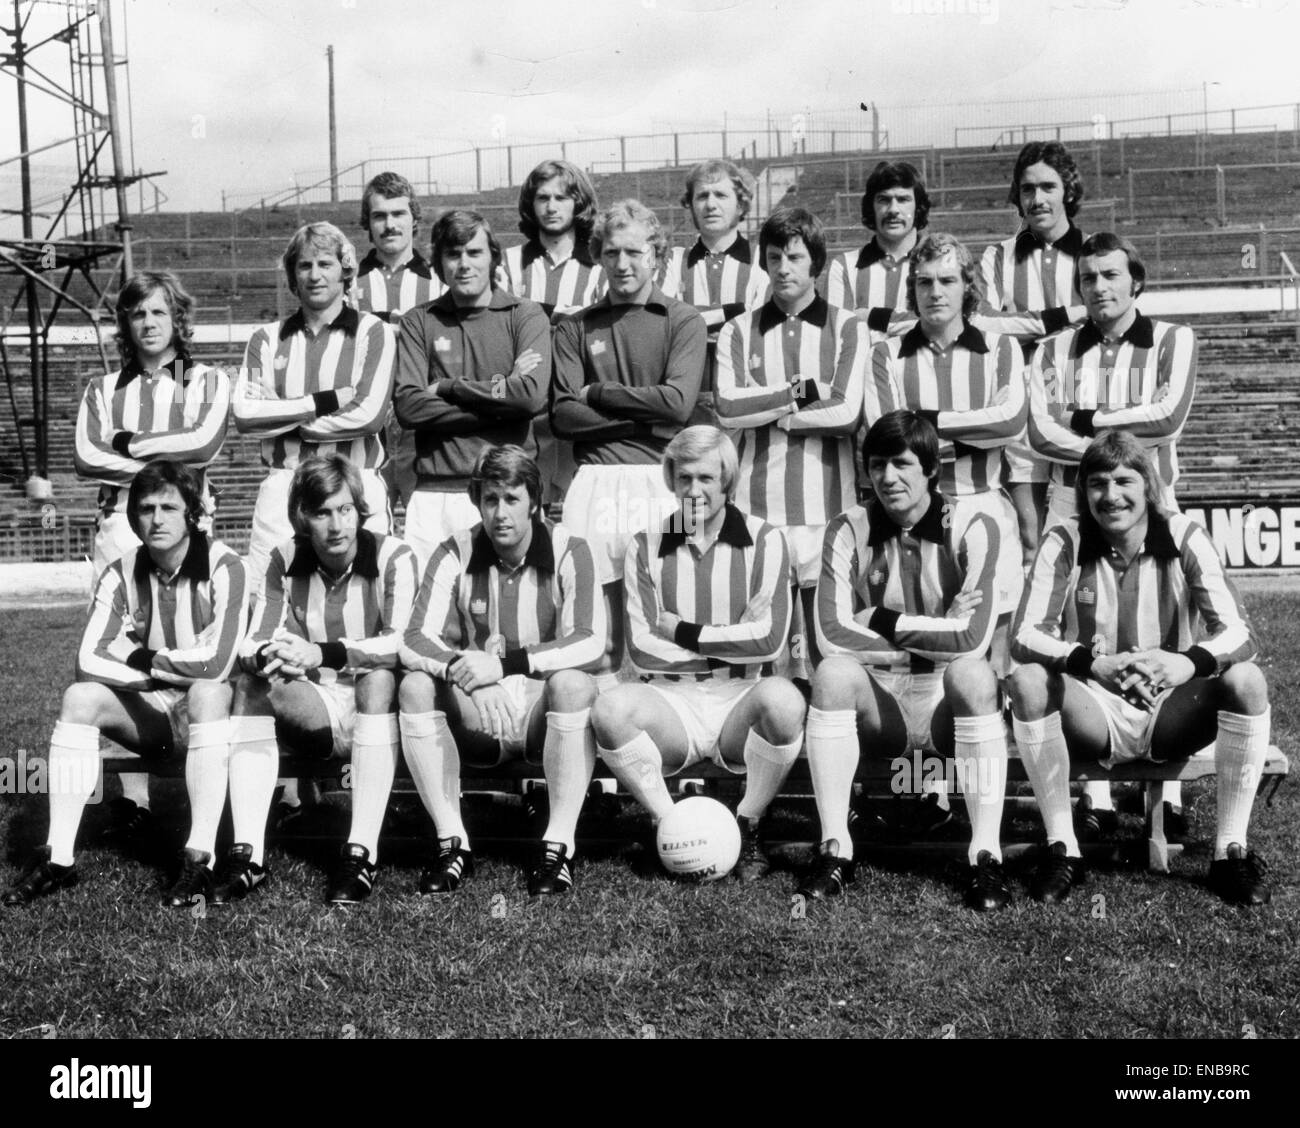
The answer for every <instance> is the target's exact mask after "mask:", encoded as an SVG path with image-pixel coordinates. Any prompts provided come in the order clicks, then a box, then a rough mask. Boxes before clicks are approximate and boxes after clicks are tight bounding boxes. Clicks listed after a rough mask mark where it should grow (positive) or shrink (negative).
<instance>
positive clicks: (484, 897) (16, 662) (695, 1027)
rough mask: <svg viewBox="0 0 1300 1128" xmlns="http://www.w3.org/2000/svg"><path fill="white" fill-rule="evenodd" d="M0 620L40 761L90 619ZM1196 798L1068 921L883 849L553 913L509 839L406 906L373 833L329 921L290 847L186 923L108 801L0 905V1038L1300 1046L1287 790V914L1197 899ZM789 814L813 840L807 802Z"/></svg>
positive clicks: (1283, 733)
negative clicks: (363, 892)
mask: <svg viewBox="0 0 1300 1128" xmlns="http://www.w3.org/2000/svg"><path fill="white" fill-rule="evenodd" d="M1248 603H1249V605H1250V609H1251V612H1252V615H1253V617H1254V620H1255V622H1256V625H1257V627H1258V628H1259V630H1260V633H1261V636H1262V639H1263V641H1264V644H1265V649H1266V653H1268V654H1269V655H1271V657H1270V658H1269V659H1268V660H1267V662H1266V667H1265V668H1266V672H1267V673H1268V675H1269V679H1270V685H1271V686H1272V689H1273V726H1274V742H1275V743H1278V744H1280V745H1282V747H1283V749H1284V750H1286V751H1288V752H1291V753H1293V754H1294V753H1295V751H1296V749H1297V742H1296V739H1295V736H1296V733H1297V716H1296V713H1297V709H1298V708H1300V699H1298V697H1297V693H1296V690H1295V688H1294V687H1295V685H1296V681H1297V673H1298V672H1300V669H1298V667H1300V662H1298V661H1297V654H1300V616H1298V615H1297V611H1298V610H1300V598H1298V597H1294V596H1287V597H1283V596H1273V597H1255V598H1249V599H1248ZM0 629H3V636H0V676H3V684H4V685H5V687H6V689H5V701H6V709H5V717H4V738H3V745H2V746H0V753H3V754H4V755H8V756H13V755H15V754H16V753H17V750H18V749H20V748H25V749H27V750H28V751H29V752H40V753H41V754H43V753H44V750H45V747H46V743H47V741H48V737H49V730H50V727H51V725H52V724H53V721H54V719H55V716H56V715H57V710H58V702H59V696H60V693H61V691H62V688H63V686H64V684H65V682H66V680H67V679H68V678H70V677H71V673H72V661H71V656H72V654H73V653H74V650H75V646H76V644H77V640H78V638H79V635H80V630H81V617H80V613H79V612H77V611H57V612H19V613H11V614H9V615H7V616H6V617H5V621H4V625H3V628H0ZM111 786H112V785H111V784H110V787H111ZM156 795H157V796H158V799H159V802H158V804H157V806H158V808H159V809H160V810H161V809H163V807H164V806H165V805H168V804H171V805H174V806H175V807H176V808H177V809H176V810H175V813H174V815H173V817H172V818H171V819H170V820H169V823H170V826H171V827H172V829H173V831H174V833H175V839H174V842H173V843H172V845H174V846H178V845H179V843H180V837H181V835H182V833H183V824H184V820H185V811H184V807H183V790H182V789H181V788H180V786H179V784H178V783H176V782H174V781H163V782H156ZM1188 798H1189V800H1190V810H1191V815H1192V844H1191V846H1190V847H1189V849H1188V850H1187V852H1186V854H1185V855H1184V856H1183V857H1182V858H1180V859H1178V860H1177V861H1175V863H1174V872H1173V873H1171V874H1170V875H1168V876H1151V875H1148V874H1146V873H1145V872H1142V871H1139V870H1126V869H1122V868H1110V869H1105V870H1101V871H1099V872H1097V873H1095V874H1094V876H1093V878H1092V880H1091V882H1090V884H1089V885H1088V886H1087V887H1086V888H1085V889H1084V890H1081V891H1076V894H1075V895H1074V896H1073V897H1072V898H1071V899H1070V900H1069V901H1068V902H1067V903H1066V904H1065V905H1064V906H1061V907H1060V908H1058V909H1055V910H1049V909H1045V908H1044V907H1042V906H1039V905H1035V904H1034V903H1032V902H1031V901H1029V899H1028V897H1027V895H1026V894H1025V892H1024V885H1023V883H1022V884H1021V885H1020V886H1019V887H1018V890H1017V892H1018V898H1017V901H1016V903H1015V905H1014V907H1013V908H1011V909H1010V910H1009V911H1007V912H1005V913H1003V914H1000V915H998V916H995V917H989V918H985V917H978V916H975V915H974V914H971V913H969V912H967V911H966V910H965V909H963V908H962V907H961V904H960V893H959V888H958V885H957V884H956V879H957V871H956V870H955V869H954V868H953V867H952V866H951V864H950V863H948V862H945V861H943V860H936V859H933V858H927V857H923V856H915V857H893V858H890V859H889V860H888V861H887V862H886V863H882V864H881V865H879V866H874V867H873V868H872V872H871V874H870V876H869V877H867V878H866V879H865V880H864V879H863V878H860V879H859V882H858V884H857V885H855V886H853V887H851V889H850V891H849V896H848V897H847V898H846V899H845V900H844V901H843V902H842V903H839V904H835V905H831V906H828V907H824V906H808V907H807V912H806V914H805V913H802V912H801V911H800V909H801V906H799V905H798V904H797V903H795V902H794V901H793V899H792V896H791V894H792V891H793V888H794V877H793V875H792V874H791V873H790V872H789V871H787V870H781V871H778V872H775V873H774V874H773V875H772V876H771V877H769V878H768V879H767V880H766V881H764V882H762V883H760V884H759V885H757V886H751V887H745V888H741V887H739V886H737V885H736V884H734V883H732V882H729V881H728V882H723V883H719V884H717V885H713V886H706V887H703V888H695V887H691V886H686V885H680V884H676V883H673V882H670V881H669V880H668V879H666V878H662V877H646V876H642V875H641V874H640V872H639V867H637V866H636V865H635V862H636V856H637V851H636V849H635V848H634V847H629V848H627V849H625V850H624V851H623V852H622V853H619V852H616V851H615V850H613V849H607V850H606V851H605V852H604V853H603V854H598V856H597V857H596V860H594V861H592V862H591V863H590V864H588V865H584V866H582V867H581V868H580V869H579V872H578V881H579V885H578V890H577V893H576V895H575V896H573V897H571V898H569V899H567V900H566V901H564V902H563V903H558V904H551V903H543V904H536V905H530V904H529V902H528V900H527V897H526V896H525V893H524V888H523V877H522V872H521V868H520V864H519V863H520V861H521V859H520V858H519V857H517V854H518V851H517V850H515V849H512V848H511V847H509V846H497V847H496V848H495V849H493V850H491V851H487V852H483V853H484V856H483V859H482V861H481V864H480V866H479V870H478V874H477V876H476V877H475V878H474V879H473V881H472V882H471V883H470V884H469V885H467V886H466V887H465V888H464V889H463V890H462V892H461V893H460V894H459V895H458V896H457V897H455V898H453V899H452V900H450V901H449V902H447V903H434V902H430V901H428V900H424V899H421V898H419V897H418V896H417V895H416V886H417V882H418V874H419V864H420V859H419V857H418V853H417V851H416V850H415V849H413V848H412V847H411V846H410V845H409V844H407V845H403V844H400V843H397V844H394V845H393V846H388V845H386V846H385V855H384V858H383V861H384V862H385V863H386V864H385V866H384V868H383V869H382V870H381V875H380V881H379V884H378V886H377V888H376V893H375V896H374V897H373V898H372V900H371V902H370V903H369V904H368V905H366V906H364V907H362V908H360V909H357V910H351V911H340V910H331V909H329V908H327V907H326V906H324V905H323V904H322V903H321V899H322V897H323V895H324V887H325V872H326V870H325V868H326V866H327V865H328V864H329V861H330V859H331V858H332V856H333V851H334V850H335V849H336V845H335V843H336V842H337V841H338V839H337V838H335V839H333V840H332V841H330V842H328V843H312V842H295V843H291V844H287V845H282V846H281V847H279V848H274V849H273V850H272V851H271V854H270V858H269V860H270V864H271V865H272V867H273V870H274V880H273V883H272V884H271V885H269V886H268V887H267V888H266V889H265V890H263V891H262V892H261V893H259V894H258V896H257V897H256V898H255V899H254V900H252V901H250V902H247V903H245V904H243V905H239V906H235V907H233V908H232V909H231V910H229V911H220V910H216V909H213V910H209V912H208V913H207V915H206V916H203V917H196V916H194V915H193V914H191V913H189V912H185V911H182V912H179V913H176V912H168V911H165V910H162V909H161V908H159V907H157V905H156V893H157V889H158V885H159V880H160V871H159V870H158V869H157V868H156V867H151V866H147V865H142V864H141V863H139V862H137V861H135V860H132V859H128V858H125V857H123V856H121V855H120V854H118V853H115V852H113V851H110V850H107V849H104V848H100V847H96V846H95V844H94V840H95V837H96V834H97V832H98V831H99V830H100V829H102V826H103V823H104V815H105V812H104V810H103V808H92V809H90V811H89V812H88V816H87V820H86V824H85V827H84V831H83V842H84V843H85V844H87V848H84V849H83V851H82V853H81V856H80V866H81V869H82V871H83V879H82V884H81V885H80V886H79V887H78V888H76V889H74V890H70V891H66V892H65V893H63V894H61V895H60V896H59V897H57V898H56V899H54V900H51V901H47V902H44V903H42V904H39V905H37V906H34V907H28V908H24V909H19V910H6V911H4V912H3V913H0V929H2V930H3V936H4V947H5V954H6V960H5V969H4V978H5V983H4V989H3V991H0V1037H11V1038H12V1037H27V1038H35V1037H40V1036H41V1035H42V1033H43V1032H44V1031H43V1030H42V1027H44V1026H46V1025H50V1026H53V1027H54V1028H55V1032H56V1033H57V1034H58V1035H59V1036H61V1037H75V1036H81V1037H98V1038H109V1037H114V1038H118V1037H135V1036H151V1037H198V1036H210V1035H245V1036H254V1037H257V1036H284V1035H304V1036H319V1037H335V1038H343V1037H379V1036H396V1037H408V1036H411V1037H414V1036H423V1037H428V1036H437V1035H457V1036H529V1037H562V1036H566V1035H595V1036H601V1035H612V1036H621V1037H648V1036H654V1037H661V1038H662V1037H677V1036H706V1037H707V1036H741V1035H749V1036H767V1037H779V1036H809V1035H816V1036H844V1035H863V1036H878V1037H941V1036H942V1035H943V1034H944V1033H946V1032H948V1031H947V1028H948V1027H951V1028H952V1030H951V1033H953V1034H955V1036H957V1037H1017V1036H1020V1037H1029V1038H1045V1037H1060V1036H1084V1037H1091V1038H1115V1037H1130V1036H1136V1037H1170V1036H1184V1037H1202V1036H1206V1037H1224V1038H1236V1037H1240V1036H1241V1033H1242V1027H1243V1025H1244V1024H1246V1023H1250V1024H1251V1025H1253V1026H1254V1028H1255V1030H1256V1031H1257V1032H1258V1034H1259V1036H1260V1037H1277V1036H1295V1035H1296V1034H1297V1033H1300V1020H1297V1018H1296V1015H1295V1013H1294V1006H1293V1003H1292V1000H1294V999H1295V998H1297V997H1300V964H1297V961H1296V960H1295V958H1294V953H1295V951H1296V950H1297V942H1298V941H1300V935H1298V933H1300V873H1298V872H1297V865H1296V862H1295V852H1296V845H1297V835H1296V831H1295V826H1296V816H1297V813H1298V812H1300V799H1297V788H1296V784H1295V782H1294V781H1290V782H1288V783H1287V784H1284V785H1283V787H1282V789H1281V790H1280V791H1279V793H1278V796H1277V799H1276V801H1275V803H1274V805H1273V806H1272V807H1269V808H1266V807H1263V806H1262V805H1259V806H1257V808H1256V814H1255V819H1254V821H1253V824H1252V838H1251V841H1252V845H1253V846H1254V847H1255V848H1256V849H1258V850H1260V851H1261V853H1263V854H1264V855H1265V856H1266V857H1267V858H1268V860H1269V862H1270V864H1271V871H1270V877H1271V879H1272V883H1273V888H1274V902H1273V904H1272V905H1271V906H1269V907H1267V908H1265V909H1263V910H1261V911H1256V912H1252V913H1247V912H1243V911H1240V910H1237V909H1234V908H1230V907H1228V906H1226V905H1223V904H1222V903H1220V902H1219V901H1218V900H1217V898H1215V897H1214V896H1213V895H1212V894H1210V893H1209V892H1208V890H1206V889H1205V888H1204V886H1203V884H1202V879H1203V876H1204V873H1205V869H1206V866H1207V865H1208V845H1209V842H1210V838H1211V836H1212V833H1213V811H1214V785H1213V782H1212V781H1211V782H1207V783H1200V784H1197V785H1194V786H1192V787H1190V788H1189V789H1188ZM783 809H784V811H785V813H786V814H787V815H788V816H789V817H790V819H791V820H792V822H791V824H790V825H791V826H792V827H793V828H794V830H795V831H796V832H797V830H798V828H799V827H800V826H801V825H804V826H806V834H805V836H806V837H807V838H809V839H811V838H812V837H814V836H815V824H814V823H813V822H812V821H811V820H810V818H809V813H810V808H809V807H808V806H807V805H806V804H795V803H790V804H784V805H783ZM399 813H400V812H399ZM340 816H341V812H338V811H333V812H331V811H329V810H326V811H324V812H323V813H322V814H321V815H320V816H318V829H322V830H325V831H329V832H333V831H334V830H335V829H336V828H338V827H339V818H340ZM408 817H409V816H408ZM471 817H472V819H473V821H472V822H471V830H472V831H474V832H479V831H480V830H481V831H482V832H484V833H495V834H498V835H508V834H511V833H516V832H520V831H522V829H523V823H522V817H521V816H520V815H519V813H518V812H517V811H512V810H511V809H509V808H506V807H491V806H489V805H486V804H477V805H475V806H474V807H473V809H472V812H471ZM45 821H46V814H45V800H44V798H43V797H41V796H34V797H32V796H29V797H23V796H19V797H13V796H10V797H6V798H5V799H4V801H3V802H0V838H2V840H3V842H4V854H3V857H4V862H3V864H0V882H4V883H5V884H7V883H8V881H9V879H10V878H11V876H12V875H13V874H14V872H15V866H16V864H17V861H18V857H17V853H16V852H17V851H20V850H25V849H26V848H27V847H28V846H30V845H31V844H33V843H35V842H39V841H41V840H42V839H43V836H44V828H45ZM399 821H401V822H406V821H407V819H406V818H399ZM622 824H623V825H626V826H627V827H629V829H634V828H635V826H636V822H635V820H634V819H633V818H631V817H630V816H625V817H624V819H623V820H622ZM1127 825H1128V826H1129V828H1130V830H1131V831H1132V832H1133V833H1137V832H1138V830H1139V828H1138V824H1137V822H1136V820H1129V821H1128V823H1127ZM1018 828H1019V827H1018ZM1011 869H1012V872H1013V874H1015V873H1018V872H1022V871H1023V867H1017V866H1016V865H1014V864H1013V865H1012V867H1011ZM219 913H220V915H218V914H219Z"/></svg>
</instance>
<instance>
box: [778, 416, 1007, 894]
mask: <svg viewBox="0 0 1300 1128" xmlns="http://www.w3.org/2000/svg"><path fill="white" fill-rule="evenodd" d="M862 459H863V463H864V464H865V465H866V467H867V472H868V474H869V475H870V476H871V485H872V489H873V491H874V493H875V497H874V498H873V499H872V500H870V501H868V502H867V503H866V504H865V505H857V506H854V507H853V508H852V509H850V510H848V512H846V513H843V514H841V515H840V516H839V517H836V518H835V520H833V521H832V522H831V523H830V525H829V526H828V527H827V529H826V549H825V552H824V553H823V556H822V573H821V578H820V580H819V581H818V584H817V632H818V637H819V639H820V641H821V648H822V653H823V654H824V655H825V657H824V658H823V660H822V663H821V665H819V666H818V667H817V669H816V671H815V672H814V673H813V696H812V708H811V709H810V710H809V711H808V768H809V771H810V772H811V774H812V782H813V792H814V794H815V796H816V799H817V815H818V818H819V819H820V821H821V832H822V843H821V849H820V857H819V858H818V861H817V865H816V867H815V868H814V869H813V871H812V872H811V873H810V874H809V875H808V877H806V878H805V879H804V881H803V883H802V884H801V885H800V886H799V893H800V894H801V895H802V896H804V897H808V898H823V897H834V896H838V895H839V894H840V893H842V892H843V890H844V886H845V885H846V884H847V883H848V882H850V881H851V880H852V879H853V875H854V870H853V842H852V840H851V839H850V836H849V807H850V800H851V798H852V794H853V777H854V775H855V774H856V772H857V768H858V760H859V758H860V757H861V756H863V755H869V756H889V757H891V758H892V757H895V756H904V755H906V754H907V753H908V751H909V750H910V749H915V748H921V749H931V750H934V751H937V752H938V753H939V754H940V755H942V756H945V757H955V759H956V767H957V772H956V776H957V779H958V781H959V782H960V783H961V785H962V791H963V793H964V795H965V799H966V811H967V813H968V815H969V816H970V823H971V842H970V848H969V852H968V855H967V858H968V861H969V863H970V877H969V882H968V884H967V886H966V891H965V900H966V904H967V905H969V906H970V907H971V908H973V909H976V910H980V911H989V910H994V909H1000V908H1003V907H1005V906H1006V905H1007V904H1008V903H1009V902H1010V900H1011V891H1010V888H1009V887H1008V885H1007V882H1006V878H1005V876H1004V874H1003V872H1002V850H1001V846H1000V844H999V831H1000V827H1001V822H1002V802H1003V796H1004V793H1005V791H1006V765H1007V742H1006V731H1005V729H1004V727H1003V724H1002V714H1001V712H1000V711H999V709H998V683H997V677H996V676H995V675H994V672H993V667H992V666H991V665H990V664H989V662H988V660H987V658H986V657H985V655H986V652H987V650H988V645H989V640H990V638H991V637H992V635H993V626H994V621H995V618H996V614H995V602H996V601H995V594H994V593H995V590H996V583H997V579H996V577H997V560H998V551H999V545H998V538H999V536H1000V533H999V530H998V525H997V522H996V521H994V520H993V518H992V517H990V516H989V515H988V514H987V513H984V512H982V511H981V510H980V509H978V508H976V507H973V506H970V505H969V504H968V503H967V502H965V501H963V500H956V499H953V498H948V497H945V496H944V495H942V494H940V493H938V492H937V491H936V485H937V483H938V479H939V437H938V435H937V434H936V432H935V429H934V427H933V426H932V425H931V423H930V422H929V421H928V420H927V419H926V418H925V417H924V416H922V415H921V414H920V413H918V412H915V411H893V412H890V413H889V414H888V415H885V416H884V417H883V418H881V419H878V420H877V421H876V422H875V423H874V424H872V426H871V429H870V430H869V431H868V432H867V438H866V442H865V444H864V446H863V451H862Z"/></svg>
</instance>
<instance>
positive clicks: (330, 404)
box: [311, 391, 339, 416]
mask: <svg viewBox="0 0 1300 1128" xmlns="http://www.w3.org/2000/svg"><path fill="white" fill-rule="evenodd" d="M311 399H312V403H314V404H315V405H316V414H317V415H318V416H320V415H330V414H331V413H333V412H335V411H338V409H339V394H338V392H335V391H328V392H312V394H311Z"/></svg>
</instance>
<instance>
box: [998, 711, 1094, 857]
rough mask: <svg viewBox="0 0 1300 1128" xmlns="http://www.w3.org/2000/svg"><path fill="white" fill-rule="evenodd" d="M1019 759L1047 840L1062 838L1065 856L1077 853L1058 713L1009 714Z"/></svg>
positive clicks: (1067, 764) (1067, 765)
mask: <svg viewBox="0 0 1300 1128" xmlns="http://www.w3.org/2000/svg"><path fill="white" fill-rule="evenodd" d="M1011 731H1012V732H1013V733H1014V734H1015V738H1016V747H1017V748H1018V749H1019V750H1020V762H1021V763H1022V764H1024V766H1025V775H1027V776H1028V777H1029V782H1030V784H1031V785H1032V786H1033V789H1034V798H1035V799H1037V800H1038V809H1039V811H1040V812H1041V813H1042V816H1043V826H1044V827H1045V828H1046V829H1047V843H1048V845H1049V846H1050V845H1051V844H1052V843H1053V842H1063V843H1064V844H1065V853H1066V855H1067V856H1068V857H1071V858H1077V857H1079V856H1080V855H1079V842H1078V839H1076V838H1075V837H1074V820H1073V818H1071V815H1070V752H1069V749H1068V748H1067V747H1066V745H1065V732H1064V731H1063V730H1062V728H1061V714H1060V713H1059V712H1056V713H1048V714H1047V716H1046V717H1044V718H1043V719H1042V720H1041V721H1022V720H1021V719H1020V718H1019V717H1015V716H1013V717H1012V718H1011Z"/></svg>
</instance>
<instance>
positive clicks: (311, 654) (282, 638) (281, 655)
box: [266, 628, 325, 676]
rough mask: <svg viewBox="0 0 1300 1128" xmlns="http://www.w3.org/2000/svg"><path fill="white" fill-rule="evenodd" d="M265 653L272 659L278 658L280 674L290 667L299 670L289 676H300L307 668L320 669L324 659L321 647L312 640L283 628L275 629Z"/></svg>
mask: <svg viewBox="0 0 1300 1128" xmlns="http://www.w3.org/2000/svg"><path fill="white" fill-rule="evenodd" d="M266 654H267V657H268V658H270V659H272V660H274V659H277V658H278V659H280V665H279V667H278V668H279V670H280V672H281V673H282V674H283V673H284V672H285V671H286V670H287V669H288V668H290V667H292V668H294V669H295V670H296V671H299V672H298V673H297V674H294V675H291V676H301V675H302V673H305V672H306V671H308V670H317V669H320V666H321V663H322V662H323V661H324V660H325V656H324V655H323V654H322V653H321V648H320V647H319V646H317V645H316V644H315V643H314V642H308V641H307V640H306V639H305V638H299V637H298V636H297V635H294V634H290V633H289V632H287V631H285V630H284V629H283V628H281V629H280V630H277V631H276V633H275V634H274V635H273V636H272V637H271V643H270V645H269V646H268V647H267V648H266ZM268 665H269V663H268Z"/></svg>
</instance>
